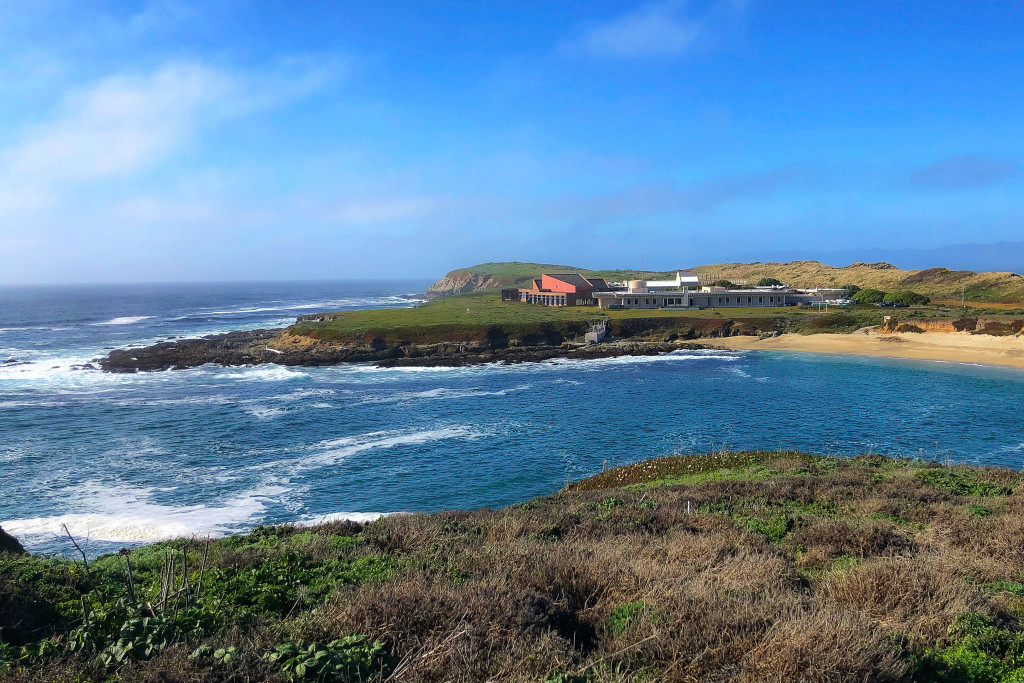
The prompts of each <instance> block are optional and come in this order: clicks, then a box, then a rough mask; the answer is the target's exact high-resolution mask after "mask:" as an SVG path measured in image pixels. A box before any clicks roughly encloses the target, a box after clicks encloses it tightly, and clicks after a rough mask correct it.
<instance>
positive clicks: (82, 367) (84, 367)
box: [71, 363, 99, 370]
mask: <svg viewBox="0 0 1024 683" xmlns="http://www.w3.org/2000/svg"><path fill="white" fill-rule="evenodd" d="M71 369H72V370H99V368H98V367H96V366H95V365H93V364H92V363H83V364H82V365H72V366H71Z"/></svg>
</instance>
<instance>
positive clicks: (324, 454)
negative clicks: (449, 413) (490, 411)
mask: <svg viewBox="0 0 1024 683" xmlns="http://www.w3.org/2000/svg"><path fill="white" fill-rule="evenodd" d="M484 435H485V434H484V433H483V432H481V431H478V430H474V429H472V428H470V427H467V426H464V425H453V426H449V427H440V428H438V429H427V430H420V431H413V430H405V431H401V430H398V431H381V432H368V433H366V434H357V435H355V436H345V437H341V438H338V439H327V440H325V441H320V442H318V443H315V444H312V445H310V446H308V447H306V449H305V450H306V453H307V454H304V455H302V456H299V457H297V458H287V459H283V460H275V461H272V462H268V463H263V464H261V465H254V466H252V467H250V468H248V469H250V470H254V471H262V470H275V469H280V470H283V471H286V472H287V473H288V474H289V475H292V474H295V473H298V472H302V471H305V470H311V469H319V468H321V467H328V466H331V465H337V464H338V463H340V462H342V461H344V460H346V459H347V458H350V457H352V456H354V455H358V454H360V453H365V452H367V451H372V450H377V449H388V448H395V447H398V446H415V445H419V444H425V443H432V442H435V441H447V440H449V439H455V440H467V441H473V440H475V439H479V438H481V437H483V436H484Z"/></svg>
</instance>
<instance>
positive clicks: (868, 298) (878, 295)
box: [850, 289, 885, 304]
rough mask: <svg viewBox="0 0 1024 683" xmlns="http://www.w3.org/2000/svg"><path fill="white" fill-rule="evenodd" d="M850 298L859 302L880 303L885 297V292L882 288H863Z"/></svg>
mask: <svg viewBox="0 0 1024 683" xmlns="http://www.w3.org/2000/svg"><path fill="white" fill-rule="evenodd" d="M850 298H851V299H853V300H854V301H856V302H857V303H859V304H880V303H882V301H883V300H884V299H885V292H883V291H882V290H880V289H861V290H859V291H857V292H855V293H854V295H853V296H851V297H850Z"/></svg>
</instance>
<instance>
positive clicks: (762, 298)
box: [757, 296, 764, 304]
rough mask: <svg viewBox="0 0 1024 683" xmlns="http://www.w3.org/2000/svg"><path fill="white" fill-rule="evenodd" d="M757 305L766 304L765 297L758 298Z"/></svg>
mask: <svg viewBox="0 0 1024 683" xmlns="http://www.w3.org/2000/svg"><path fill="white" fill-rule="evenodd" d="M757 303H759V304H763V303H764V297H763V296H759V297H757Z"/></svg>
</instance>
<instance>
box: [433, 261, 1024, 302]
mask: <svg viewBox="0 0 1024 683" xmlns="http://www.w3.org/2000/svg"><path fill="white" fill-rule="evenodd" d="M678 270H687V271H692V272H696V273H698V274H700V275H701V276H703V277H705V278H707V279H710V280H718V279H726V280H732V281H734V282H749V283H755V282H757V281H758V280H760V279H761V278H763V277H773V278H777V279H779V280H781V281H782V282H785V283H786V284H788V285H792V286H794V287H841V286H844V285H857V286H859V287H862V288H868V287H871V288H875V289H881V290H884V291H896V290H904V289H906V290H910V291H914V292H918V293H919V294H924V295H927V296H929V297H931V298H932V299H937V300H942V299H959V298H960V294H961V290H963V291H964V293H965V296H966V298H967V300H968V301H976V302H1000V303H1021V302H1024V277H1022V276H1021V275H1018V274H1016V273H977V272H974V271H971V270H949V269H948V268H928V269H926V270H901V269H899V268H897V267H896V266H894V265H892V264H891V263H887V262H884V261H882V262H878V263H852V264H850V265H848V266H843V267H839V266H830V265H827V264H824V263H821V262H819V261H790V262H788V263H758V262H754V263H719V264H711V265H703V266H695V267H690V268H679V269H678ZM545 272H546V273H552V272H570V273H577V272H578V273H582V274H583V275H585V276H588V277H605V278H608V279H611V280H627V279H660V278H663V277H667V276H669V275H670V274H671V273H674V272H675V270H671V271H643V272H642V271H637V270H600V269H591V268H581V267H579V266H567V265H555V264H550V263H525V262H520V261H505V262H493V263H481V264H479V265H476V266H470V267H468V268H459V269H458V270H453V271H451V272H450V273H448V275H446V276H445V277H444V278H442V279H441V280H439V281H437V282H435V283H434V284H433V285H431V287H430V289H429V290H428V291H427V294H428V296H430V297H439V296H451V295H453V294H463V293H466V292H473V291H479V290H483V289H498V288H501V287H514V286H520V285H523V284H526V283H528V282H529V281H530V279H531V278H534V277H536V276H537V275H539V274H540V273H545Z"/></svg>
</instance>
